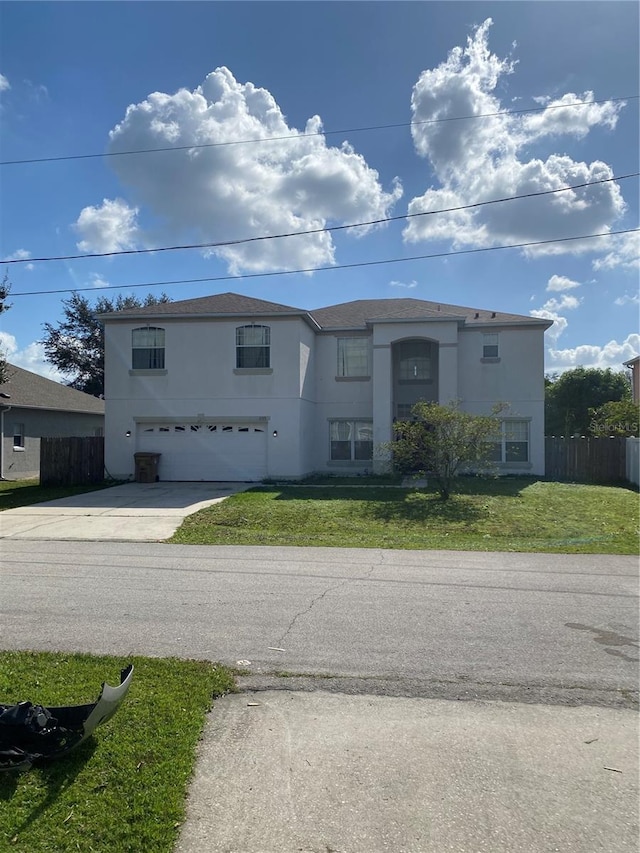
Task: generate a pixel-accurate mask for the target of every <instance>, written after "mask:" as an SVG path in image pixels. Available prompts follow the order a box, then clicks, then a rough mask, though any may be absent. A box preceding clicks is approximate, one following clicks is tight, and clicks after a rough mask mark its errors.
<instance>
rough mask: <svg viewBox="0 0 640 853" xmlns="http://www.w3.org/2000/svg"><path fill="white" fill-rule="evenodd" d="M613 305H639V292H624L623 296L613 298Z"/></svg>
mask: <svg viewBox="0 0 640 853" xmlns="http://www.w3.org/2000/svg"><path fill="white" fill-rule="evenodd" d="M613 304H614V305H640V294H638V293H625V294H624V296H619V297H618V298H617V299H614V300H613Z"/></svg>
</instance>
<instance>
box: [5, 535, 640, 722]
mask: <svg viewBox="0 0 640 853" xmlns="http://www.w3.org/2000/svg"><path fill="white" fill-rule="evenodd" d="M1 547H2V556H1V560H0V648H4V649H18V648H20V649H45V650H54V649H56V650H67V651H73V650H77V651H84V652H94V653H103V654H115V655H122V656H123V657H127V656H129V655H137V654H147V655H160V656H165V655H167V656H168V655H175V656H180V657H193V658H206V659H211V660H218V661H221V662H223V663H226V664H231V665H234V666H240V667H243V668H245V669H246V670H247V671H248V672H249V673H251V676H250V678H249V679H247V680H246V682H247V683H248V682H250V684H251V686H252V687H254V688H257V689H260V688H261V687H262V688H265V689H266V688H270V687H273V686H277V685H280V686H282V685H283V682H286V686H288V687H294V686H295V687H296V688H297V689H300V688H301V689H304V688H305V687H313V686H315V687H317V686H318V684H319V683H320V684H321V685H322V688H323V689H324V690H339V691H341V692H343V693H345V692H347V693H348V692H352V693H358V692H362V693H365V692H366V693H378V694H388V695H399V696H424V697H431V698H458V699H478V698H481V699H492V698H498V699H512V700H515V701H526V702H535V703H547V704H574V705H575V704H591V705H602V706H610V707H620V708H623V707H632V706H633V704H634V696H635V697H637V688H638V657H639V655H638V561H637V559H635V558H633V557H615V556H600V555H575V556H573V555H549V554H517V553H514V554H511V553H478V552H447V551H430V552H424V551H423V552H420V551H386V550H355V549H354V550H349V549H326V548H287V549H285V548H252V547H246V548H244V547H243V548H241V547H206V546H203V547H199V546H178V545H161V544H149V543H110V542H101V543H88V542H38V541H24V540H4V541H3V542H2V546H1ZM292 673H306V674H311V675H313V676H315V678H311V677H306V678H291V677H288V678H285V677H283V674H287V675H289V676H290V675H291V674H292ZM329 675H330V676H332V677H331V678H327V677H326V676H329Z"/></svg>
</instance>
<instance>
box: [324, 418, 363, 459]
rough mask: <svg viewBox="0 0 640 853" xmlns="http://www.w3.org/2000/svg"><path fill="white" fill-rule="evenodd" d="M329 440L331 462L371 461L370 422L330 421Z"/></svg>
mask: <svg viewBox="0 0 640 853" xmlns="http://www.w3.org/2000/svg"><path fill="white" fill-rule="evenodd" d="M329 438H330V444H331V452H330V458H331V460H332V461H355V460H362V461H369V460H371V459H373V424H372V422H371V421H330V422H329Z"/></svg>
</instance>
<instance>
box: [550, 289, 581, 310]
mask: <svg viewBox="0 0 640 853" xmlns="http://www.w3.org/2000/svg"><path fill="white" fill-rule="evenodd" d="M578 305H580V300H579V299H578V298H577V297H575V296H570V295H569V294H568V293H563V294H562V296H561V297H560V299H556V298H555V296H553V297H551V299H547V301H546V302H545V303H544V305H543V306H542V308H543V309H544V310H545V311H567V310H569V311H572V310H573V309H574V308H577V307H578Z"/></svg>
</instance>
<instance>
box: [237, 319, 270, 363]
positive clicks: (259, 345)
mask: <svg viewBox="0 0 640 853" xmlns="http://www.w3.org/2000/svg"><path fill="white" fill-rule="evenodd" d="M236 367H240V368H242V367H250V368H251V367H253V368H260V367H271V329H270V328H269V326H238V327H237V329H236Z"/></svg>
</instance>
